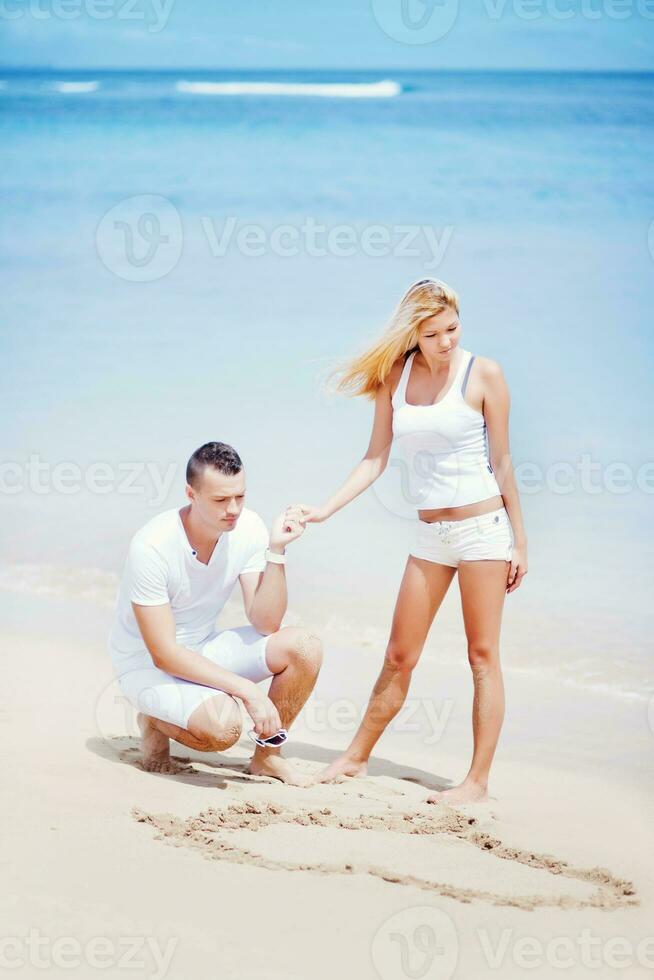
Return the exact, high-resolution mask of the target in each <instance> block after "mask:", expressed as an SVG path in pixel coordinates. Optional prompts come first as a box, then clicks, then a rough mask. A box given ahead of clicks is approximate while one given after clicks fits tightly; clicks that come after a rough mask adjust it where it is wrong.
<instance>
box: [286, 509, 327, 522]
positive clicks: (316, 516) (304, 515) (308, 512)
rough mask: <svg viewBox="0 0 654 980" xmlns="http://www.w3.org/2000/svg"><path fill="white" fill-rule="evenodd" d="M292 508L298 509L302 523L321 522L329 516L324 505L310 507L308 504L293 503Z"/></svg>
mask: <svg viewBox="0 0 654 980" xmlns="http://www.w3.org/2000/svg"><path fill="white" fill-rule="evenodd" d="M293 510H297V511H299V514H300V521H301V522H302V524H321V523H322V521H326V520H327V518H328V517H329V514H328V513H327V511H326V510H325V508H324V507H312V506H311V505H310V504H294V505H293Z"/></svg>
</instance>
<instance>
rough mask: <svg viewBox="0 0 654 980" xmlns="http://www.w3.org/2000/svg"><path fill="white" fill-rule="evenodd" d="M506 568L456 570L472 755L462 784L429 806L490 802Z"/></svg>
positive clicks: (483, 565)
mask: <svg viewBox="0 0 654 980" xmlns="http://www.w3.org/2000/svg"><path fill="white" fill-rule="evenodd" d="M509 568H510V565H509V563H508V562H504V561H462V562H461V563H460V565H459V589H460V590H461V606H462V609H463V622H464V624H465V630H466V637H467V640H468V659H469V661H470V667H471V668H472V678H473V683H474V698H473V703H472V733H473V739H474V749H473V755H472V762H471V763H470V769H469V771H468V775H467V776H466V778H465V779H464V780H463V782H462V783H461V784H460V785H458V786H453V787H452V789H446V790H442V791H441V792H439V793H434V794H433V795H432V796H430V797H428V799H427V802H428V803H439V802H443V803H477V802H480V801H483V800H487V799H488V774H489V772H490V767H491V763H492V761H493V756H494V754H495V749H496V747H497V742H498V739H499V737H500V730H501V728H502V722H503V720H504V684H503V681H502V669H501V667H500V627H501V622H502V611H503V609H504V597H505V595H506V583H507V577H508V572H509Z"/></svg>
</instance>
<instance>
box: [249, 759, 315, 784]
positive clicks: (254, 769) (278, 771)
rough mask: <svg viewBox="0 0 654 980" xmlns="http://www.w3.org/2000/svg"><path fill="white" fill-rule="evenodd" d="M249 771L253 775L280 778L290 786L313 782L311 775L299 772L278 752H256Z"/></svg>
mask: <svg viewBox="0 0 654 980" xmlns="http://www.w3.org/2000/svg"><path fill="white" fill-rule="evenodd" d="M247 771H248V772H249V773H250V775H251V776H269V777H270V778H271V779H279V780H280V781H281V782H282V783H287V784H288V785H289V786H310V785H311V783H312V782H313V780H312V779H311V777H310V776H305V775H304V774H303V773H301V772H298V770H297V769H296V768H295V766H293V765H291V763H290V762H287V761H286V759H283V758H282V756H281V755H278V754H277V753H271V752H267V753H263V752H262V753H261V754H259V753H258V752H255V753H254V755H253V756H252V759H251V760H250V765H249V766H248V768H247Z"/></svg>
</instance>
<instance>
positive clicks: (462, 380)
mask: <svg viewBox="0 0 654 980" xmlns="http://www.w3.org/2000/svg"><path fill="white" fill-rule="evenodd" d="M474 359H475V355H474V354H471V353H470V351H469V350H467V351H465V353H464V356H463V361H462V362H461V367H460V368H459V374H458V377H457V379H456V382H455V387H458V389H459V392H460V394H461V397H462V398H464V397H465V393H466V387H467V384H468V378H469V377H470V369H471V367H472V362H473V361H474Z"/></svg>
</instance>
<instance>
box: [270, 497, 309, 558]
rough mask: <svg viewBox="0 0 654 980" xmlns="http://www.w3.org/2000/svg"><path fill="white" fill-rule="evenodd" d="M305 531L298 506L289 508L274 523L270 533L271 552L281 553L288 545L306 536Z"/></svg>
mask: <svg viewBox="0 0 654 980" xmlns="http://www.w3.org/2000/svg"><path fill="white" fill-rule="evenodd" d="M304 530H305V528H304V521H303V520H302V515H301V512H300V508H299V507H297V506H292V507H287V508H286V510H285V511H284V513H283V514H280V515H279V517H276V518H275V520H274V521H273V526H272V529H271V531H270V548H271V550H272V551H279V552H280V553H281V552H282V551H283V550H284V548H285V547H286V545H287V544H290V543H291V541H295V539H296V538H299V537H300V536H301V535H302V534H304Z"/></svg>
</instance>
